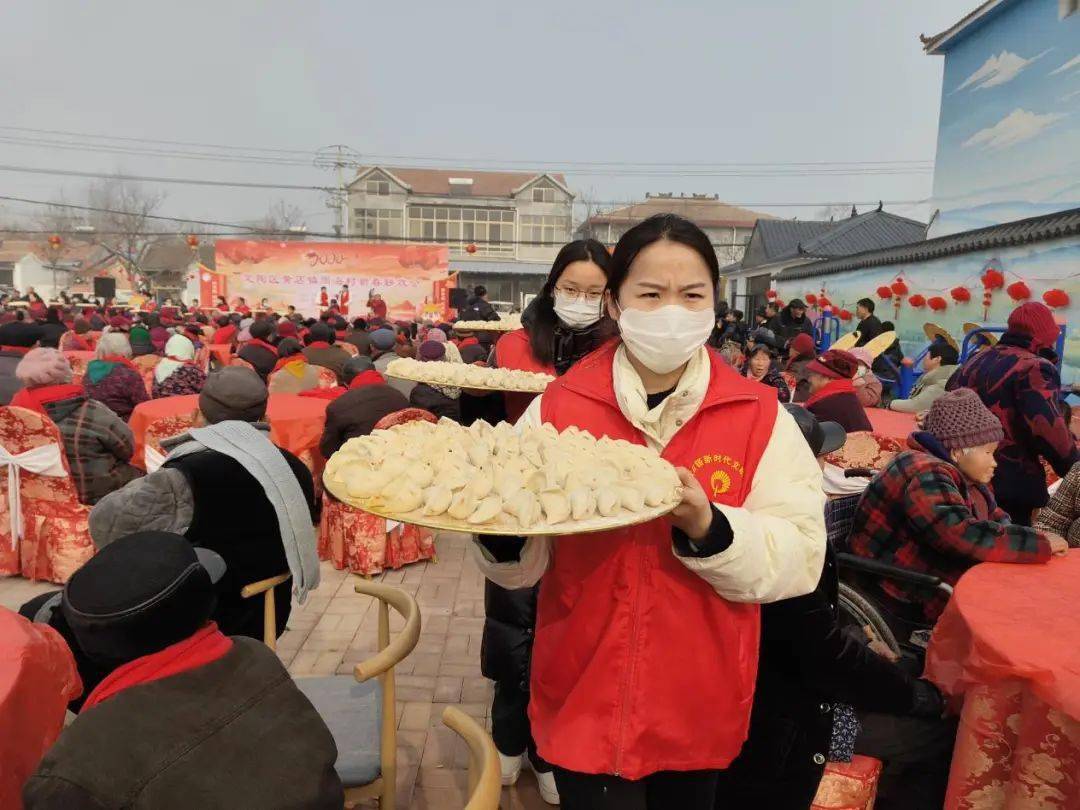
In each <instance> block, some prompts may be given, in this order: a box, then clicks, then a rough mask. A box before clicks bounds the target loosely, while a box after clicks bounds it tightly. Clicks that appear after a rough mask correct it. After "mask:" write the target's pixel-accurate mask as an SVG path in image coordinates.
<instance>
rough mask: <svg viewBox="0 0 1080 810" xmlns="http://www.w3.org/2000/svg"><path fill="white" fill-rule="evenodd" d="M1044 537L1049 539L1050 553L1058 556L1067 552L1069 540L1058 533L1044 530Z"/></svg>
mask: <svg viewBox="0 0 1080 810" xmlns="http://www.w3.org/2000/svg"><path fill="white" fill-rule="evenodd" d="M1046 539H1047V540H1049V541H1050V553H1051V554H1053V555H1055V556H1058V557H1060V556H1062V555H1065V554H1068V553H1069V541H1068V540H1066V539H1065V538H1064V537H1062V536H1061V535H1060V534H1054V533H1053V532H1046Z"/></svg>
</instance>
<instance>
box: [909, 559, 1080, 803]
mask: <svg viewBox="0 0 1080 810" xmlns="http://www.w3.org/2000/svg"><path fill="white" fill-rule="evenodd" d="M1078 603H1080V550H1074V551H1070V552H1069V554H1068V555H1067V556H1066V557H1064V558H1055V559H1053V560H1051V561H1050V562H1049V563H1048V564H1047V565H1006V564H1002V563H984V564H982V565H977V566H975V567H974V568H972V569H971V570H970V571H969V572H968V573H967V574H965V575H964V577H963V578H962V579H961V580H960V582H959V583H958V584H957V587H956V591H955V593H954V594H953V597H952V599H950V600H949V605H948V607H947V608H946V609H945V613H944V614H942V616H941V619H940V620H939V621H938V624H937V626H936V627H935V629H934V635H933V638H932V639H931V642H930V648H929V650H928V652H927V658H926V676H927V677H928V678H930V679H931V680H932V681H934V682H935V683H937V684H938V686H939V687H941V689H942V690H943V691H944V692H946V693H947V694H949V695H950V696H952V697H955V698H962V699H963V713H962V715H961V720H960V731H959V734H958V736H957V740H956V748H955V753H954V756H953V766H952V773H951V774H950V778H949V790H948V794H947V796H946V801H945V807H946V808H948V810H1014V809H1015V810H1019V809H1020V808H1036V807H1037V808H1042V809H1043V810H1049V808H1054V809H1055V810H1057V809H1058V808H1060V809H1061V810H1065V808H1071V809H1072V810H1076V808H1080V612H1078V611H1077V604H1078Z"/></svg>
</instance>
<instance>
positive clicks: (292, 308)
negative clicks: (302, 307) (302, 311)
mask: <svg viewBox="0 0 1080 810" xmlns="http://www.w3.org/2000/svg"><path fill="white" fill-rule="evenodd" d="M286 309H290V310H292V311H293V312H296V307H295V306H293V305H292V304H289V306H288V307H286Z"/></svg>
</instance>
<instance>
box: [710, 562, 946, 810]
mask: <svg viewBox="0 0 1080 810" xmlns="http://www.w3.org/2000/svg"><path fill="white" fill-rule="evenodd" d="M837 594H838V580H837V572H836V561H835V558H834V555H833V552H832V550H831V549H826V556H825V566H824V568H823V570H822V572H821V579H820V580H819V581H818V585H817V589H816V590H815V591H814V592H813V593H810V594H807V595H806V596H800V597H797V598H795V599H785V600H783V601H780V602H773V603H772V604H768V605H762V609H761V651H760V657H759V659H758V675H757V685H756V688H755V690H754V707H753V710H752V712H751V715H750V735H749V738H748V739H747V741H746V743H745V745H744V746H743V749H742V752H741V753H740V754H739V756H738V758H736V760H735V761H734V762H733V763H732V764H731V766H730V767H729V768H728V769H727V770H724V771H721V772H720V784H719V787H718V789H717V796H718V797H721V798H722V800H723V806H724V807H767V808H769V810H787V808H790V810H806V808H808V807H809V806H810V804H811V802H812V801H813V798H814V794H815V792H816V791H817V787H818V783H819V782H820V781H821V775H822V773H823V772H824V770H825V760H826V755H827V752H828V750H829V741H830V738H831V736H832V727H833V717H834V714H833V709H834V706H835V704H836V703H844V704H848V705H850V706H853V707H855V708H856V709H861V710H864V711H871V712H884V713H888V714H909V713H913V712H914V713H917V714H925V715H931V716H932V715H933V714H934V713H935V711H936V712H937V713H938V714H939V713H940V710H941V705H940V699H939V698H938V695H937V692H936V690H935V689H934V688H933V687H931V686H930V685H929V684H927V683H925V682H923V683H920V682H918V681H917V680H916V679H914V678H912V677H911V676H910V675H908V674H907V673H906V672H905V671H904V670H902V669H901V668H900V667H898V666H896V665H895V664H893V663H891V662H890V661H887V660H886V659H885V658H882V657H881V656H879V655H877V654H876V653H874V652H872V651H871V650H870V649H869V647H867V646H866V644H865V641H864V640H862V639H858V638H855V637H853V636H851V635H849V633H848V632H845V631H842V630H841V629H840V626H839V610H838V608H837V603H838V598H837Z"/></svg>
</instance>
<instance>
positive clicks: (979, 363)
mask: <svg viewBox="0 0 1080 810" xmlns="http://www.w3.org/2000/svg"><path fill="white" fill-rule="evenodd" d="M946 388H947V389H948V390H950V391H951V390H953V389H954V388H971V389H973V390H974V391H975V393H977V394H978V395H979V399H981V400H982V401H983V404H984V405H986V407H987V408H989V409H990V410H991V411H992V412H993V414H994V416H996V417H997V418H998V419H1000V420H1001V425H1002V427H1004V428H1005V440H1004V441H1003V442H1002V443H1001V444H1000V445H998V449H997V453H996V454H995V457H996V458H997V463H998V466H997V471H996V472H995V473H994V481H993V485H994V491H995V492H997V493H998V495H999V497H1001V499H1002V500H1006V501H1007V502H1008V503H1009V504H1022V505H1024V506H1027V507H1030V508H1031V509H1034V508H1038V507H1041V506H1045V505H1046V503H1047V502H1048V501H1049V500H1050V497H1049V495H1048V494H1047V491H1046V472H1045V471H1044V470H1043V467H1042V464H1041V463H1040V462H1039V458H1040V457H1041V458H1045V459H1046V461H1047V462H1048V463H1049V464H1050V466H1051V467H1052V468H1053V469H1054V472H1056V473H1057V474H1058V475H1059V476H1061V477H1062V478H1064V477H1065V476H1066V475H1067V474H1068V472H1069V469H1070V468H1071V467H1072V465H1073V464H1074V463H1076V462H1077V461H1078V460H1080V453H1078V452H1077V449H1076V442H1075V441H1074V440H1073V437H1072V434H1071V433H1070V432H1069V426H1068V425H1067V424H1066V423H1065V417H1064V415H1063V413H1062V410H1061V400H1060V399H1059V397H1060V396H1061V394H1060V389H1061V375H1060V374H1059V373H1058V369H1057V367H1056V366H1055V365H1054V364H1053V363H1052V362H1050V361H1049V360H1047V359H1044V358H1043V357H1040V356H1039V355H1038V354H1036V353H1035V352H1033V351H1032V350H1031V339H1030V338H1029V337H1027V336H1026V335H1022V334H1018V333H1013V332H1006V333H1005V334H1004V335H1002V337H1001V340H1000V341H999V342H998V343H997V345H996V346H991V347H990V348H988V349H983V350H982V351H981V352H979V353H978V354H976V355H975V356H974V357H972V358H971V359H970V360H968V361H967V363H965V364H964V365H963V367H961V369H960V370H959V371H958V372H956V374H954V375H953V376H952V378H950V380H949V382H948V384H947V385H946ZM1006 496H1007V497H1006Z"/></svg>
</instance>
